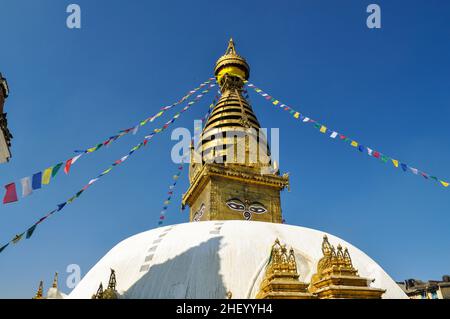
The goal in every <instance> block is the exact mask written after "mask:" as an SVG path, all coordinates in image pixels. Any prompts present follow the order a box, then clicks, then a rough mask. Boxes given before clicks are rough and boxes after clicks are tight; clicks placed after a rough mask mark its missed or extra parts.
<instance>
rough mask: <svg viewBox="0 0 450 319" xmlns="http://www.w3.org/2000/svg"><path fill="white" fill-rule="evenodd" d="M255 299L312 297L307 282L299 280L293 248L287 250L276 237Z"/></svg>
mask: <svg viewBox="0 0 450 319" xmlns="http://www.w3.org/2000/svg"><path fill="white" fill-rule="evenodd" d="M256 298H257V299H314V298H315V296H314V295H313V294H311V293H309V292H308V284H307V283H304V282H301V281H299V274H298V268H297V261H296V259H295V253H294V249H293V248H291V249H290V250H289V252H288V250H287V248H286V245H281V244H280V241H279V240H278V239H276V240H275V243H274V244H273V245H272V249H271V252H270V257H269V262H268V265H267V267H266V272H265V275H264V279H263V281H262V282H261V288H260V291H259V292H258V294H257V296H256Z"/></svg>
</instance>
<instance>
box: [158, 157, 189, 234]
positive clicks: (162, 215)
mask: <svg viewBox="0 0 450 319" xmlns="http://www.w3.org/2000/svg"><path fill="white" fill-rule="evenodd" d="M182 172H183V161H182V162H181V164H180V166H178V171H177V173H176V174H175V175H173V176H172V179H173V181H174V182H173V183H172V184H171V185H170V186H169V189H168V192H167V195H168V197H167V199H166V200H165V201H164V202H163V208H162V210H161V212H160V213H159V221H158V227H159V226H161V225H162V224H163V223H164V220H165V219H166V215H167V210H168V208H169V206H170V203H171V202H172V197H173V193H174V189H175V186H176V185H177V183H178V179H179V178H180V175H181V173H182Z"/></svg>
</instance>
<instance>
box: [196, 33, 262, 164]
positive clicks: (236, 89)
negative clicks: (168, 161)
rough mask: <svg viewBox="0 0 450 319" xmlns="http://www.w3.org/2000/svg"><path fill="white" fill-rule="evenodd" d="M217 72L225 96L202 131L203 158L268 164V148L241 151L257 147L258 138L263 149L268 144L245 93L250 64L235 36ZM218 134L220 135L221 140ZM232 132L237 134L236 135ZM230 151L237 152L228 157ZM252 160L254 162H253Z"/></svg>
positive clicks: (204, 159)
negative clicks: (245, 137) (237, 49)
mask: <svg viewBox="0 0 450 319" xmlns="http://www.w3.org/2000/svg"><path fill="white" fill-rule="evenodd" d="M214 74H215V76H216V79H217V82H218V83H219V85H220V89H221V92H222V96H221V98H220V99H219V101H218V102H217V104H216V105H215V106H214V109H213V111H212V112H211V115H210V117H209V118H208V121H207V122H206V124H205V127H204V130H203V132H202V135H201V145H202V149H201V152H200V153H201V154H202V156H201V158H202V159H203V161H204V162H206V161H212V160H215V161H216V162H217V159H220V162H222V163H225V162H226V163H227V164H230V163H239V164H246V165H247V166H258V167H260V166H261V165H259V164H258V163H264V164H265V166H267V165H268V164H269V162H270V157H269V155H268V153H269V151H268V150H265V151H266V152H262V151H261V152H258V151H257V150H253V152H251V154H249V152H248V151H247V153H246V154H243V153H244V152H245V151H242V149H243V148H247V149H248V148H249V144H251V145H254V146H255V147H253V148H257V147H256V145H257V144H256V143H253V141H255V142H256V141H259V143H260V145H261V149H260V150H263V149H264V146H267V141H266V137H265V136H264V134H262V133H261V134H259V133H260V132H259V129H260V124H259V122H258V119H257V118H256V115H255V114H254V112H253V109H252V107H251V106H250V104H249V103H248V101H247V100H246V99H245V97H244V96H243V94H242V90H243V87H244V81H246V80H247V79H248V78H249V75H250V67H249V66H248V64H247V61H246V60H245V59H244V58H243V57H241V56H240V55H238V54H237V52H236V48H235V44H234V42H233V40H232V39H230V42H229V43H228V47H227V50H226V51H225V54H224V55H223V56H221V57H220V58H219V59H218V60H217V63H216V67H215V69H214ZM249 129H253V131H249ZM227 134H229V136H230V137H229V138H228V139H227V138H225V136H226V135H227ZM218 135H220V136H221V138H220V139H219V140H218V139H217V137H218ZM244 135H248V136H247V139H248V138H251V139H252V141H248V140H247V141H245V142H244V141H243V140H244ZM258 135H259V137H258ZM231 136H236V138H234V139H233V138H232V137H231ZM250 148H252V147H250ZM198 151H200V150H198ZM231 152H233V153H234V154H233V155H234V156H229V157H227V156H226V154H227V153H231ZM237 153H240V156H237V155H236V154H237ZM249 157H252V159H249ZM249 162H252V165H251V164H249Z"/></svg>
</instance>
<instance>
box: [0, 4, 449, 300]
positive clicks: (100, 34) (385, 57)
mask: <svg viewBox="0 0 450 319" xmlns="http://www.w3.org/2000/svg"><path fill="white" fill-rule="evenodd" d="M72 2H75V3H78V4H79V5H80V6H81V9H82V28H81V30H69V29H68V28H66V26H65V20H66V17H67V14H66V13H65V9H66V6H67V5H68V4H70V3H72ZM370 3H372V2H371V1H356V0H354V1H346V2H345V4H343V2H338V1H312V0H311V1H278V2H273V1H245V2H243V1H221V2H219V1H214V2H212V1H170V2H168V1H151V2H150V1H138V0H134V1H127V2H123V1H111V0H109V1H106V0H105V1H103V0H102V1H100V0H98V1H84V0H77V1H71V2H69V1H52V0H45V1H43V0H40V1H22V0H0V30H3V32H2V41H1V44H0V72H2V73H3V74H4V76H6V77H7V79H8V82H9V85H10V89H11V95H10V98H9V99H8V100H7V104H6V111H7V112H8V120H9V126H10V129H11V131H12V133H13V135H14V139H13V147H12V153H13V158H12V161H11V162H10V163H9V164H6V165H1V166H0V184H1V185H2V186H3V185H4V184H6V183H8V182H10V181H18V180H19V179H20V178H21V177H24V176H27V175H31V174H33V173H36V172H37V171H39V170H42V169H45V168H47V167H48V166H51V165H53V164H56V163H58V162H59V161H63V160H65V159H67V158H69V157H70V156H71V154H73V153H72V152H73V150H75V149H80V148H86V147H89V146H92V145H94V144H96V143H98V142H102V141H103V140H104V139H105V138H107V137H109V136H111V135H113V134H114V133H115V132H117V131H118V130H120V129H124V128H127V127H130V126H132V125H133V124H135V123H136V122H138V121H140V120H141V119H144V118H146V117H147V116H149V115H152V114H153V113H155V111H156V110H158V109H159V108H160V107H161V106H164V105H168V104H171V103H172V102H174V101H176V100H177V99H179V98H180V97H181V96H182V95H184V93H185V92H187V91H188V90H190V89H191V88H193V87H195V86H197V85H198V84H199V83H200V82H203V81H204V80H206V79H207V78H208V77H210V76H211V75H212V72H213V66H214V63H215V61H216V59H217V58H218V57H219V56H220V55H221V54H223V52H224V50H225V48H226V45H227V41H228V39H229V37H231V36H232V37H233V38H234V39H235V42H236V45H237V50H238V52H239V53H240V54H242V55H243V56H245V57H246V58H247V60H248V62H249V63H250V66H251V81H253V82H254V83H255V84H256V85H258V86H260V87H261V88H262V89H264V90H266V91H268V92H269V94H271V95H273V96H274V97H276V98H278V99H280V100H281V101H283V102H285V103H286V104H289V105H291V106H292V107H294V108H296V109H298V110H299V111H301V112H303V113H304V114H307V115H309V116H311V117H312V118H314V119H316V120H317V121H319V122H323V123H324V124H327V125H328V126H329V127H332V128H335V129H336V130H339V131H340V132H341V133H343V134H347V135H348V136H351V137H353V138H354V139H355V140H357V141H359V142H361V143H363V144H364V145H368V146H371V147H373V148H375V149H377V150H379V151H381V152H384V153H385V154H387V155H390V156H392V157H394V158H398V159H401V160H403V161H405V162H406V163H408V164H410V165H411V166H414V167H417V168H419V169H422V170H424V171H425V172H428V173H430V174H435V175H437V176H439V177H441V178H442V179H446V180H448V179H450V169H449V161H448V158H449V157H450V147H449V137H450V133H449V130H448V123H449V119H450V108H449V103H450V90H449V89H448V88H449V86H450V78H449V74H450V60H449V59H448V57H449V56H450V41H449V40H450V28H449V23H448V19H449V14H450V4H449V3H448V2H444V1H437V0H436V1H377V2H376V3H378V4H379V5H380V6H381V10H382V28H381V29H379V30H370V29H368V28H367V27H366V22H365V21H366V17H367V15H368V14H367V13H366V7H367V5H369V4H370ZM212 98H213V96H212V95H209V96H208V97H206V99H205V100H203V101H202V103H200V104H198V105H195V107H193V108H192V109H191V110H190V111H189V112H187V113H185V114H184V115H183V116H182V117H181V118H180V119H179V121H178V122H176V123H177V126H185V127H190V128H191V129H192V126H193V120H194V119H198V118H200V117H202V116H203V115H204V113H205V112H206V110H207V107H208V105H209V103H210V102H211V100H212ZM250 100H251V103H252V105H253V108H254V110H255V112H256V114H257V116H258V118H259V120H260V122H261V124H262V126H264V127H268V128H271V127H279V128H280V139H281V145H280V159H281V161H280V166H281V170H282V171H283V172H290V174H291V192H287V191H284V192H283V194H282V201H283V213H284V217H285V219H286V220H287V222H288V223H289V224H294V225H302V226H306V227H311V228H315V229H319V230H323V231H327V232H330V233H333V234H335V235H337V236H339V237H342V238H343V239H345V240H347V241H349V242H351V243H352V244H354V245H355V246H357V247H359V248H360V249H362V250H363V251H365V252H366V253H367V254H368V255H369V256H371V257H372V258H373V259H375V260H376V261H377V262H378V263H379V264H380V265H381V266H382V267H383V268H384V269H385V270H386V271H387V272H388V273H389V274H390V275H391V276H392V277H393V278H394V279H396V280H403V279H406V278H411V277H415V278H421V279H439V278H440V277H441V276H442V275H443V274H445V273H448V272H449V269H450V254H449V252H448V247H449V245H450V233H449V231H448V229H449V225H450V214H449V205H450V193H449V191H450V189H444V188H443V187H441V186H438V185H437V184H435V183H432V182H428V181H425V180H424V179H422V178H420V177H417V176H414V175H412V174H405V173H403V172H402V171H401V170H400V169H395V168H393V167H392V166H391V165H386V164H382V163H380V162H379V161H377V160H375V159H373V158H369V157H368V156H366V155H363V154H361V153H359V152H357V151H355V150H354V149H352V148H351V147H349V146H347V145H345V144H344V143H341V142H338V141H333V140H331V139H329V138H327V137H326V136H324V135H322V134H320V133H318V132H317V130H315V129H313V128H312V127H310V126H308V125H303V124H301V123H300V122H298V121H295V120H294V119H293V118H292V117H290V116H289V115H288V113H287V112H283V111H281V110H278V109H276V108H274V107H273V106H271V105H270V104H268V103H267V102H266V101H265V100H264V99H262V98H261V97H259V96H257V95H255V94H254V93H253V94H251V99H250ZM173 114H174V112H173V111H172V112H171V113H170V115H173ZM168 116H169V115H167V117H166V118H167V119H169V117H168ZM161 123H163V119H161V120H160V121H159V122H157V123H155V125H156V124H161ZM152 128H153V126H146V127H145V130H142V131H140V132H139V133H138V135H137V136H131V135H130V136H126V137H124V138H122V139H121V140H119V141H117V142H116V143H115V144H113V145H112V146H111V147H110V148H108V149H103V150H99V151H98V152H96V153H95V154H92V155H90V156H86V157H84V158H81V159H80V161H79V162H77V163H76V165H75V166H74V167H73V170H72V172H71V174H70V175H69V176H65V175H64V174H61V173H60V174H59V175H58V176H57V178H55V180H53V182H52V183H51V184H50V185H48V186H47V187H46V188H45V189H43V190H40V191H36V192H35V193H34V194H33V195H32V196H30V197H27V198H25V199H23V200H20V201H19V202H18V203H15V204H12V205H9V206H3V205H1V206H0V243H3V242H7V241H8V240H10V238H11V237H12V236H13V235H15V234H16V233H18V232H21V231H23V230H25V229H26V228H27V227H28V226H30V225H31V224H32V223H33V222H34V221H35V220H37V219H39V218H40V217H41V216H42V215H44V214H46V213H47V212H49V211H50V210H52V209H53V208H54V207H55V205H56V204H58V203H60V202H62V201H64V200H66V199H67V198H69V197H70V196H72V195H73V194H74V193H75V192H76V191H78V190H79V189H80V188H81V187H82V186H83V185H85V184H86V183H87V181H89V179H90V178H92V177H95V176H96V175H98V174H99V173H100V172H101V171H103V169H105V168H107V167H108V166H109V164H110V163H111V162H112V161H114V160H116V159H118V158H120V157H121V156H122V155H124V154H126V153H127V152H128V150H129V149H130V148H131V147H132V146H134V145H135V144H137V143H138V142H139V141H140V140H141V138H142V137H143V136H144V134H145V132H149V131H150V129H152ZM169 133H170V132H166V133H165V134H161V135H158V136H156V137H155V138H154V139H153V140H152V141H151V143H150V144H149V145H148V147H147V148H145V149H144V150H141V151H139V152H137V153H136V154H135V155H133V157H132V158H130V159H129V160H128V161H127V162H126V163H125V164H124V165H123V166H120V167H118V168H116V169H115V170H114V171H113V172H111V174H109V175H108V176H105V177H104V178H103V179H102V180H101V181H99V182H98V183H96V184H95V185H94V186H93V187H92V188H90V189H89V190H88V191H86V192H85V193H84V194H83V195H82V196H81V197H80V198H79V200H77V201H76V202H74V203H73V205H70V206H69V207H67V208H66V209H65V210H63V211H62V212H61V214H58V215H55V216H54V217H52V218H51V219H49V220H48V221H47V222H45V223H43V224H42V225H41V226H40V227H38V228H37V230H36V232H35V234H34V235H33V237H32V239H30V240H23V241H22V242H20V243H19V244H17V245H16V246H14V247H9V248H8V249H6V250H5V251H4V252H3V253H2V254H1V255H0V283H1V287H2V288H1V289H0V297H8V298H10V297H19V298H29V297H32V296H33V294H34V293H35V290H36V288H37V285H38V282H39V280H41V279H43V280H45V283H46V289H47V288H48V286H49V285H50V284H51V280H52V276H53V272H55V271H59V273H60V284H61V286H62V287H63V290H64V291H65V292H68V291H69V290H68V289H67V288H66V287H65V285H64V282H65V280H66V277H67V273H66V271H65V270H66V267H67V265H69V264H78V265H80V267H81V270H82V274H85V273H86V272H87V271H88V270H89V269H90V268H91V267H92V266H93V265H94V264H95V263H96V261H97V260H98V259H100V258H101V257H102V256H103V255H104V254H105V253H106V252H107V251H108V250H109V249H110V248H112V247H113V246H114V245H115V244H116V243H118V242H119V241H121V240H123V239H124V238H126V237H129V236H131V235H133V234H136V233H138V232H141V231H145V230H147V229H150V228H154V227H155V226H156V223H157V220H158V215H159V211H160V210H161V206H162V202H163V200H164V198H165V197H166V192H167V188H168V185H169V184H170V183H171V182H172V180H171V176H172V175H173V174H174V172H176V168H177V166H176V165H175V164H173V163H172V162H171V160H170V150H171V148H172V146H173V145H174V142H173V141H171V140H170V134H169ZM187 186H188V184H187V178H186V175H183V177H182V178H181V180H180V183H179V185H178V187H177V189H176V193H175V198H176V199H177V200H176V201H174V203H172V206H171V209H170V210H169V213H168V218H167V221H166V224H169V223H170V224H172V223H182V222H186V221H187V220H188V214H187V212H184V213H182V212H180V210H179V203H178V202H179V200H180V198H181V193H182V192H184V191H185V190H186V189H187ZM2 194H3V193H2Z"/></svg>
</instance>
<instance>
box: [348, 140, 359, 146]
mask: <svg viewBox="0 0 450 319" xmlns="http://www.w3.org/2000/svg"><path fill="white" fill-rule="evenodd" d="M350 145H351V146H353V147H358V142H356V141H352V142H351V143H350Z"/></svg>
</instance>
